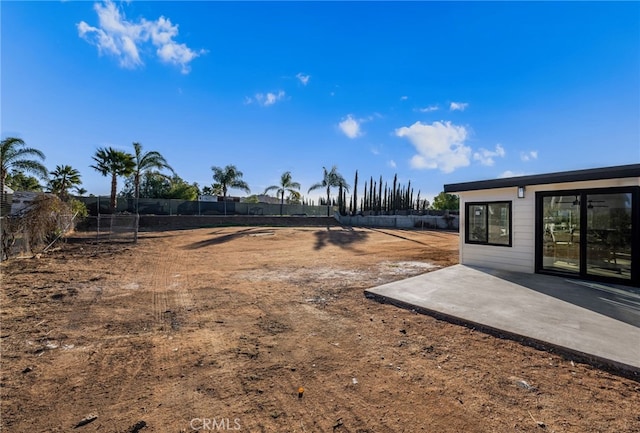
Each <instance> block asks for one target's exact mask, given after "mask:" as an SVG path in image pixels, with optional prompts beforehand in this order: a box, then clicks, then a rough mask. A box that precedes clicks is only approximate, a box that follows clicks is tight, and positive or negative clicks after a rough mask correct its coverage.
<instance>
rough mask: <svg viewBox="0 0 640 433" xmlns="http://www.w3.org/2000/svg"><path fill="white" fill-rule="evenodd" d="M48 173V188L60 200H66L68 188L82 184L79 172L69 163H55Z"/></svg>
mask: <svg viewBox="0 0 640 433" xmlns="http://www.w3.org/2000/svg"><path fill="white" fill-rule="evenodd" d="M50 174H51V178H50V179H49V190H50V191H51V192H52V193H54V194H55V195H57V196H58V197H60V200H62V201H68V199H69V189H71V188H73V187H74V186H77V185H80V184H82V180H80V172H79V171H78V170H76V169H75V168H73V167H71V166H70V165H57V166H56V169H55V170H53V171H52V172H51V173H50Z"/></svg>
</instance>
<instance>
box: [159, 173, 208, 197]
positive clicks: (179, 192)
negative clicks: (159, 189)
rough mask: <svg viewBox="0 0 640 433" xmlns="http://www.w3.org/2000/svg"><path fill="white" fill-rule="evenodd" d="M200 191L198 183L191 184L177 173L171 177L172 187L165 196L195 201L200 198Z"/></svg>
mask: <svg viewBox="0 0 640 433" xmlns="http://www.w3.org/2000/svg"><path fill="white" fill-rule="evenodd" d="M199 193H200V187H199V186H198V184H197V183H195V182H194V183H192V184H189V183H187V182H186V181H184V180H183V179H182V178H180V176H178V175H175V176H173V177H172V178H171V187H170V188H169V191H168V192H167V194H166V195H165V197H164V198H172V199H179V200H189V201H194V200H197V199H198V194H199Z"/></svg>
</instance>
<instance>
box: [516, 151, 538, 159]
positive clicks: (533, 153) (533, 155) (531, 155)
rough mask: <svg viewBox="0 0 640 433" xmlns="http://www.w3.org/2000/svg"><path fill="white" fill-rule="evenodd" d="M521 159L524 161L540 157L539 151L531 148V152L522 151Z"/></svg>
mask: <svg viewBox="0 0 640 433" xmlns="http://www.w3.org/2000/svg"><path fill="white" fill-rule="evenodd" d="M520 159H521V160H523V161H531V160H532V159H538V151H537V150H531V151H529V152H520Z"/></svg>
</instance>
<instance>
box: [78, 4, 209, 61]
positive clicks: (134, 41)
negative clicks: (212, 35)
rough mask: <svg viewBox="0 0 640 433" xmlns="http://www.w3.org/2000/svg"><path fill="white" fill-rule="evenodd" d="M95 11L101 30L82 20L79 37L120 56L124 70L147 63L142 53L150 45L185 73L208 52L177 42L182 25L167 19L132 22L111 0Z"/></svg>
mask: <svg viewBox="0 0 640 433" xmlns="http://www.w3.org/2000/svg"><path fill="white" fill-rule="evenodd" d="M93 9H94V10H95V11H96V13H97V14H98V22H99V24H98V27H93V26H90V25H89V24H87V23H86V22H84V21H80V22H79V23H78V24H77V28H78V34H79V36H80V37H81V38H83V39H85V40H86V41H87V42H89V43H91V44H93V45H95V46H96V47H97V48H98V52H99V53H100V54H101V55H102V54H107V55H111V56H114V57H116V58H117V59H118V62H119V64H120V66H121V67H123V68H136V67H138V66H142V65H143V64H144V62H143V61H142V59H141V56H140V52H141V51H142V52H144V48H145V47H144V45H145V44H147V43H150V44H151V45H152V46H153V47H155V48H156V55H157V56H158V58H159V59H160V61H162V62H164V63H170V64H173V65H176V66H179V67H180V70H181V72H182V73H183V74H187V73H189V71H190V69H191V68H190V63H191V61H192V60H193V59H195V58H196V57H198V56H200V55H202V54H204V53H206V50H198V51H194V50H192V49H191V48H189V47H187V46H186V45H185V44H180V43H177V42H176V41H175V40H174V38H175V37H176V36H178V25H177V24H176V25H174V24H172V23H171V20H169V19H168V18H165V17H163V16H161V17H160V18H158V19H157V20H156V21H147V20H146V19H144V18H141V19H140V20H139V21H138V22H133V21H129V20H127V19H126V17H125V16H124V14H122V13H121V12H120V10H119V9H118V8H117V7H116V5H115V4H114V3H113V2H112V1H111V0H105V1H104V2H103V3H102V4H100V3H95V4H94V5H93Z"/></svg>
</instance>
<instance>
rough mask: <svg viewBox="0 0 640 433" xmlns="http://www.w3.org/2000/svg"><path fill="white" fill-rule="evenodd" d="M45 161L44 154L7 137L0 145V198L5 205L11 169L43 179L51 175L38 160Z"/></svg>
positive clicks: (22, 142)
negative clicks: (7, 182) (5, 188)
mask: <svg viewBox="0 0 640 433" xmlns="http://www.w3.org/2000/svg"><path fill="white" fill-rule="evenodd" d="M29 157H35V158H37V159H41V160H44V159H45V158H44V153H42V151H40V150H38V149H34V148H32V147H25V143H24V140H22V139H21V138H16V137H7V138H5V139H4V140H2V142H1V143H0V194H1V195H0V197H1V201H2V202H3V203H4V202H6V201H7V197H6V195H5V193H4V183H5V180H6V178H7V175H8V174H9V170H10V169H15V170H19V171H26V172H30V173H34V174H36V175H39V176H40V177H42V178H43V179H46V178H47V175H48V174H49V173H48V172H47V168H46V167H45V166H44V165H42V163H41V162H39V161H37V159H32V158H29Z"/></svg>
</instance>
